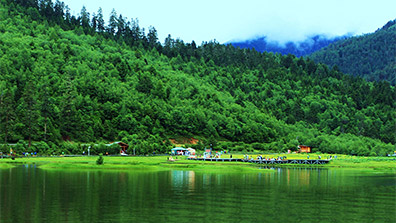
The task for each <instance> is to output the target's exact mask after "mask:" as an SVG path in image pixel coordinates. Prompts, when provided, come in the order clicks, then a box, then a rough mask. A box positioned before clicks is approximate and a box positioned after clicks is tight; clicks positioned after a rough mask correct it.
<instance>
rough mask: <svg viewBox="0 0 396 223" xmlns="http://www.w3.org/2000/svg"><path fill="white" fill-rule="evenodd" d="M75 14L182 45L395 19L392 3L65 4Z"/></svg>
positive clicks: (142, 0)
mask: <svg viewBox="0 0 396 223" xmlns="http://www.w3.org/2000/svg"><path fill="white" fill-rule="evenodd" d="M63 1H64V2H65V3H66V5H68V6H69V7H70V9H71V12H72V14H74V15H78V14H79V13H80V11H81V8H82V6H83V5H85V7H86V8H87V10H88V11H89V12H90V13H91V15H92V13H93V12H95V13H96V12H97V11H98V9H99V7H102V9H103V15H104V16H105V19H106V22H107V21H108V15H109V14H110V12H111V10H112V9H113V8H114V9H115V10H116V11H117V13H118V15H119V14H122V15H123V17H127V18H128V19H129V20H130V19H131V18H138V19H139V24H140V27H144V28H146V30H147V28H148V27H149V26H154V27H155V28H156V29H157V32H158V36H159V40H160V41H161V42H164V39H165V38H166V36H167V35H168V34H171V35H172V37H173V38H174V39H176V38H180V39H182V40H183V41H185V42H191V41H192V40H195V42H196V43H197V44H201V43H202V41H210V40H213V39H216V40H217V41H218V42H220V43H225V42H227V41H230V40H245V39H248V38H252V37H257V36H267V37H268V39H270V40H277V41H279V42H284V41H298V40H303V39H304V38H305V37H307V36H309V35H312V34H325V35H327V36H337V35H344V34H347V33H352V34H363V33H370V32H374V31H375V30H376V29H378V28H380V27H382V26H383V25H385V24H386V23H387V22H388V21H389V20H394V19H396V1H395V0H375V1H374V0H243V1H237V0H227V1H225V0H194V1H188V0H63Z"/></svg>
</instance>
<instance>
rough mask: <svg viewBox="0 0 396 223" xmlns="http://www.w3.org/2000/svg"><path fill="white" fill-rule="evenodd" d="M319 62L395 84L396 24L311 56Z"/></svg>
mask: <svg viewBox="0 0 396 223" xmlns="http://www.w3.org/2000/svg"><path fill="white" fill-rule="evenodd" d="M310 58H312V59H313V60H314V61H316V62H321V63H325V64H327V65H329V66H330V67H332V66H335V65H337V66H338V68H339V69H340V70H341V71H342V72H344V73H348V74H352V75H355V76H360V77H363V78H365V79H367V80H370V81H381V80H385V81H388V82H390V83H391V84H392V85H395V84H396V69H395V68H396V21H390V22H388V23H387V24H386V25H385V26H384V27H382V28H381V29H379V30H377V31H376V32H374V33H371V34H366V35H363V36H359V37H352V38H348V39H346V40H340V41H338V42H336V43H334V44H331V45H329V46H328V47H326V48H324V49H322V50H320V51H318V52H315V53H313V54H312V55H310Z"/></svg>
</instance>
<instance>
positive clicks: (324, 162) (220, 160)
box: [187, 158, 330, 165]
mask: <svg viewBox="0 0 396 223" xmlns="http://www.w3.org/2000/svg"><path fill="white" fill-rule="evenodd" d="M187 159H188V160H197V161H211V162H247V163H259V164H319V165H322V164H327V163H329V161H330V160H327V159H323V160H322V159H306V160H297V159H293V160H289V159H284V160H274V159H273V160H265V159H255V160H251V159H249V160H247V159H234V158H187Z"/></svg>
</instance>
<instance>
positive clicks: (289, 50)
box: [229, 35, 349, 57]
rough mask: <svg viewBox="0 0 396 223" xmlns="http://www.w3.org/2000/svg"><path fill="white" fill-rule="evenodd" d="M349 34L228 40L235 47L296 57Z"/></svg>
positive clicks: (310, 52)
mask: <svg viewBox="0 0 396 223" xmlns="http://www.w3.org/2000/svg"><path fill="white" fill-rule="evenodd" d="M348 36H349V35H344V36H339V37H331V38H329V37H326V36H325V35H311V36H310V37H307V38H306V39H305V40H302V41H296V42H294V41H288V42H286V43H284V44H281V43H279V42H276V41H268V40H267V37H258V38H254V39H249V40H246V41H230V42H229V43H230V44H232V45H233V46H235V47H240V48H242V49H246V48H250V49H253V48H254V49H255V50H257V51H259V52H272V53H280V54H283V55H286V54H293V55H295V56H297V57H301V56H306V55H309V54H312V53H313V52H315V51H317V50H319V49H322V48H324V47H326V46H328V45H329V44H331V43H334V42H336V41H338V40H341V39H344V38H347V37H348Z"/></svg>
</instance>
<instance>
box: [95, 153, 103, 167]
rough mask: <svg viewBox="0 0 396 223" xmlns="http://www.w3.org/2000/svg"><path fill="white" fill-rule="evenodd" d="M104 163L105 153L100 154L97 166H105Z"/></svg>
mask: <svg viewBox="0 0 396 223" xmlns="http://www.w3.org/2000/svg"><path fill="white" fill-rule="evenodd" d="M103 163H104V158H103V153H100V154H99V157H98V159H97V160H96V164H97V165H103Z"/></svg>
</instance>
